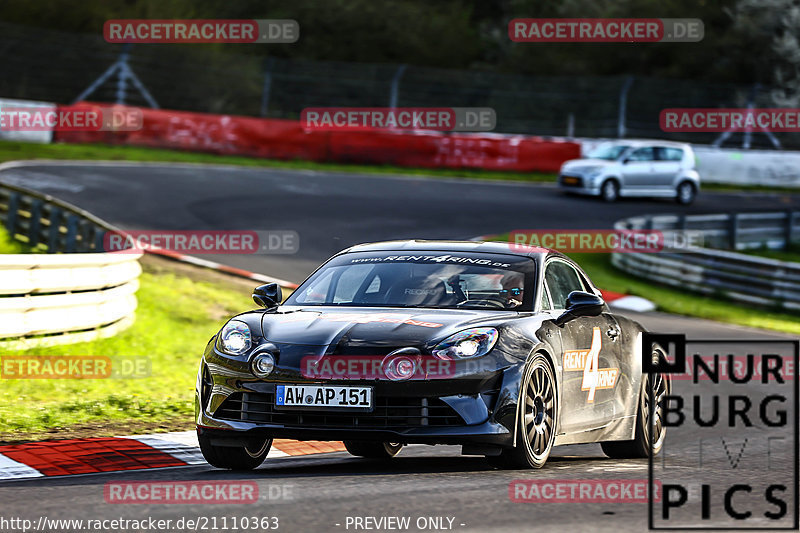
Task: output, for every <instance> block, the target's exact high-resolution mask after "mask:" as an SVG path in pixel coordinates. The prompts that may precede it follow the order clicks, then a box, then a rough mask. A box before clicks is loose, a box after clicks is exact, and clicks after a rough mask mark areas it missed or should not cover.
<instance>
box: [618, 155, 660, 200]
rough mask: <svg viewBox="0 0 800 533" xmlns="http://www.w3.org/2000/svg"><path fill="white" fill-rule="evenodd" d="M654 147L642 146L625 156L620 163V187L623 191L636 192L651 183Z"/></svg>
mask: <svg viewBox="0 0 800 533" xmlns="http://www.w3.org/2000/svg"><path fill="white" fill-rule="evenodd" d="M655 159H656V155H655V148H653V147H652V146H642V147H640V148H635V149H634V150H633V151H631V152H630V153H629V154H628V155H627V156H625V158H624V160H623V164H622V189H623V191H624V192H638V190H641V189H645V190H646V189H648V188H650V187H652V185H653V163H654V162H655Z"/></svg>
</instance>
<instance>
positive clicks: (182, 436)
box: [0, 431, 344, 481]
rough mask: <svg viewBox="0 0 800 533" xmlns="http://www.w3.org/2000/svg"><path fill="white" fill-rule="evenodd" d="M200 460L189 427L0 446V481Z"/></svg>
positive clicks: (319, 449)
mask: <svg viewBox="0 0 800 533" xmlns="http://www.w3.org/2000/svg"><path fill="white" fill-rule="evenodd" d="M339 451H344V445H343V444H342V443H341V442H320V441H302V442H301V441H293V440H287V439H275V440H274V441H273V443H272V448H271V449H270V451H269V455H268V456H267V458H268V459H275V458H280V457H292V456H299V455H311V454H317V453H329V452H339ZM202 464H206V460H205V459H204V458H203V454H202V453H201V452H200V445H199V443H198V442H197V433H196V432H194V431H177V432H172V433H153V434H149V435H136V436H127V437H97V438H87V439H65V440H52V441H43V442H30V443H26V444H10V445H4V446H0V481H5V480H13V479H26V478H39V477H57V476H69V475H78V474H95V473H100V472H119V471H126V470H143V469H149V468H166V467H175V466H190V465H202Z"/></svg>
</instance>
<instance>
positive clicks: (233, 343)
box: [217, 320, 253, 355]
mask: <svg viewBox="0 0 800 533" xmlns="http://www.w3.org/2000/svg"><path fill="white" fill-rule="evenodd" d="M252 346H253V340H252V336H251V335H250V328H249V327H248V326H247V324H245V323H244V322H242V321H241V320H231V321H229V322H228V323H227V324H225V327H223V328H222V331H220V332H219V337H217V348H218V349H220V350H221V351H223V352H225V353H227V354H230V355H241V354H243V353H245V352H247V351H248V350H250V348H251V347H252Z"/></svg>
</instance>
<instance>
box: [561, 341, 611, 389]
mask: <svg viewBox="0 0 800 533" xmlns="http://www.w3.org/2000/svg"><path fill="white" fill-rule="evenodd" d="M601 347H602V336H601V334H600V328H594V329H593V330H592V345H591V346H590V347H589V348H587V349H585V350H567V351H565V352H564V358H563V364H564V371H565V372H569V371H581V370H582V371H583V381H581V390H582V391H589V398H588V399H587V400H586V401H587V402H588V403H592V402H594V393H595V391H596V390H597V389H613V388H614V386H615V385H616V384H617V376H618V375H619V368H599V366H600V365H599V363H598V356H599V355H600V349H601Z"/></svg>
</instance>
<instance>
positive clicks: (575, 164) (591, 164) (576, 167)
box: [561, 159, 617, 172]
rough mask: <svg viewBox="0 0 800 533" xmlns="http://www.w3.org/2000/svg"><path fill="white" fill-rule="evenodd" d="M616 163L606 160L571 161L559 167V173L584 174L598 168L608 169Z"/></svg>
mask: <svg viewBox="0 0 800 533" xmlns="http://www.w3.org/2000/svg"><path fill="white" fill-rule="evenodd" d="M616 163H617V162H616V161H608V160H607V159H571V160H569V161H567V162H565V163H564V164H563V165H561V171H562V172H564V171H570V172H585V171H587V170H589V169H596V168H598V167H610V166H612V165H615V164H616Z"/></svg>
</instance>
